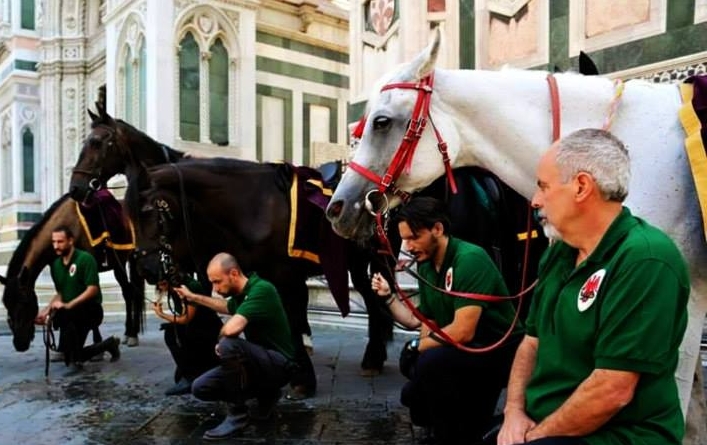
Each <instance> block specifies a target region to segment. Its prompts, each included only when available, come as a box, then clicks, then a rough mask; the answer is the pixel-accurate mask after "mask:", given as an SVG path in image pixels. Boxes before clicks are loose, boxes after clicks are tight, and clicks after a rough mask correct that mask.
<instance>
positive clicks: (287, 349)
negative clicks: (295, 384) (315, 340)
mask: <svg viewBox="0 0 707 445" xmlns="http://www.w3.org/2000/svg"><path fill="white" fill-rule="evenodd" d="M206 273H207V275H208V277H209V281H210V282H211V284H212V285H213V290H214V292H216V293H218V294H219V295H221V296H223V297H227V298H228V299H222V298H212V297H208V296H206V295H197V294H195V293H194V292H192V291H191V290H189V289H188V288H187V287H186V286H181V287H178V288H176V289H175V290H176V291H177V293H178V294H179V295H181V296H182V297H184V298H185V299H186V300H187V301H190V302H194V303H196V304H200V305H203V306H206V307H209V308H211V309H213V310H215V311H216V312H220V313H222V314H230V315H231V318H230V319H228V321H227V322H226V323H224V325H223V327H222V328H221V333H220V338H219V342H218V344H217V345H216V354H217V355H218V356H219V357H220V359H221V364H220V365H219V366H217V367H215V368H213V369H211V370H210V371H207V372H205V373H204V374H202V375H201V376H200V377H198V378H197V379H196V380H194V382H193V383H192V394H193V395H194V396H195V397H196V398H198V399H201V400H209V401H216V400H221V401H224V402H226V403H227V409H228V412H227V415H226V418H225V419H224V420H223V422H221V424H219V425H218V426H216V427H215V428H213V429H210V430H208V431H206V433H205V434H204V439H206V440H221V439H225V438H228V437H231V436H232V435H233V434H235V433H237V432H238V431H241V430H242V429H243V428H245V427H246V425H247V424H248V419H249V416H255V417H258V418H266V417H269V416H270V414H271V412H272V409H273V408H274V407H275V404H276V403H277V401H278V400H279V398H280V395H281V389H280V388H282V386H284V385H286V384H287V383H288V382H289V380H290V377H291V374H292V371H293V370H294V366H295V365H294V362H293V360H292V359H293V357H294V346H293V345H292V337H291V334H290V325H289V323H288V321H287V314H286V313H285V309H284V308H283V306H282V301H281V300H280V296H279V295H278V293H277V290H276V289H275V286H273V285H272V283H270V282H269V281H266V280H264V279H262V278H260V277H259V276H258V275H256V274H254V273H253V274H250V275H245V274H244V273H243V272H242V271H241V268H240V266H239V265H238V262H237V261H236V259H235V258H234V257H233V255H231V254H228V253H219V254H217V255H216V256H215V257H214V258H213V259H212V260H211V262H210V263H209V266H208V268H207V269H206ZM241 334H244V336H245V338H241ZM253 398H255V399H257V400H258V407H257V410H256V412H252V413H250V414H249V413H248V410H247V408H246V404H245V402H246V400H248V399H253Z"/></svg>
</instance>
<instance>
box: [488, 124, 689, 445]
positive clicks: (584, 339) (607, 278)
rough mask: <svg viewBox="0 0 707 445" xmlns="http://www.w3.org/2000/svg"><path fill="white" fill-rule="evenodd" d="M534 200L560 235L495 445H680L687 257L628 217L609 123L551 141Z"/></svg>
mask: <svg viewBox="0 0 707 445" xmlns="http://www.w3.org/2000/svg"><path fill="white" fill-rule="evenodd" d="M537 177H538V181H537V183H538V190H537V191H536V192H535V196H534V197H533V201H532V203H533V206H534V207H535V208H536V209H538V211H539V215H540V218H541V222H542V223H543V225H544V226H545V228H546V233H548V234H551V235H552V236H553V237H554V238H555V239H556V241H555V242H554V243H553V244H552V245H551V247H550V248H549V249H548V250H547V252H546V253H545V255H544V256H543V258H542V259H541V263H540V268H539V283H538V286H537V288H536V291H535V294H534V296H533V300H532V303H531V307H530V312H529V314H528V319H527V322H526V325H527V335H526V337H525V338H524V339H523V342H522V343H521V345H520V346H519V348H518V352H517V354H516V357H515V360H514V362H513V369H512V371H511V377H510V380H509V383H508V398H507V402H506V407H505V410H504V414H505V422H504V424H503V427H502V429H501V432H500V434H499V438H498V444H499V445H511V444H518V443H528V444H536V445H540V444H543V445H550V444H552V445H580V444H581V445H638V444H641V445H678V444H680V443H682V438H683V433H684V420H683V416H682V412H681V410H680V403H679V400H678V392H677V385H676V382H675V377H674V373H675V369H676V366H677V361H678V346H679V345H680V342H681V340H682V337H683V334H684V333H685V328H686V325H687V301H688V296H689V293H690V282H689V276H688V272H687V267H686V265H685V261H684V259H683V258H682V256H681V254H680V252H679V251H678V249H677V248H676V247H675V244H674V243H673V242H672V241H671V240H670V239H669V238H668V237H667V236H666V235H665V234H664V233H662V232H661V231H660V230H658V229H656V228H655V227H653V226H651V225H649V224H648V223H646V222H645V221H643V220H642V219H640V218H637V217H635V216H633V215H631V212H630V211H629V210H628V208H626V207H624V206H623V204H622V203H623V201H624V199H625V198H626V195H627V193H628V184H629V179H630V169H629V157H628V152H627V150H626V148H625V147H624V145H623V143H622V142H621V141H619V140H618V139H617V138H616V137H614V136H613V135H612V134H610V133H608V132H606V131H603V130H594V129H586V130H579V131H576V132H574V133H572V134H570V135H568V136H567V137H565V138H563V139H562V140H560V141H559V142H558V143H555V144H554V145H553V146H552V147H551V148H550V150H549V151H548V152H547V153H546V154H545V155H544V156H543V157H542V158H541V160H540V164H539V166H538V169H537Z"/></svg>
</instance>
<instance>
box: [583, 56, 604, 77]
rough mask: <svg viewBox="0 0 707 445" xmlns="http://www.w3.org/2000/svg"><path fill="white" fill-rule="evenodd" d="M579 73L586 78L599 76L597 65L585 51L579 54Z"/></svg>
mask: <svg viewBox="0 0 707 445" xmlns="http://www.w3.org/2000/svg"><path fill="white" fill-rule="evenodd" d="M579 73H580V74H584V75H585V76H596V75H598V74H599V69H598V68H597V66H596V64H595V63H594V61H593V60H592V58H591V57H589V55H588V54H587V53H585V52H584V51H580V52H579Z"/></svg>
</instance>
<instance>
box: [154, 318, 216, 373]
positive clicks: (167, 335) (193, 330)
mask: <svg viewBox="0 0 707 445" xmlns="http://www.w3.org/2000/svg"><path fill="white" fill-rule="evenodd" d="M162 329H163V330H164V342H165V344H167V347H168V348H169V352H170V353H171V354H172V358H173V359H174V363H176V365H177V373H176V374H179V375H181V376H182V377H184V378H185V379H187V380H189V381H190V382H192V381H194V379H196V378H197V377H199V376H200V375H201V374H203V373H205V372H206V371H208V370H209V369H211V368H214V367H216V366H218V364H219V358H218V356H217V355H216V352H215V351H214V347H215V346H216V343H217V342H218V334H219V331H220V329H221V324H217V323H214V326H190V325H189V324H186V325H182V324H174V323H163V324H162Z"/></svg>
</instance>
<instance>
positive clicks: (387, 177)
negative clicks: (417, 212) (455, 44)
mask: <svg viewBox="0 0 707 445" xmlns="http://www.w3.org/2000/svg"><path fill="white" fill-rule="evenodd" d="M433 84H434V71H433V72H432V74H430V75H429V76H427V77H424V78H422V79H420V80H419V81H418V82H397V83H390V84H388V85H385V86H384V87H383V88H381V92H383V91H387V90H393V89H406V90H417V101H416V102H415V107H414V108H413V110H412V116H411V117H410V123H409V124H408V128H407V131H405V135H404V136H403V140H402V142H400V145H399V146H398V149H397V150H396V152H395V155H394V156H393V159H392V160H391V161H390V165H389V166H388V169H387V170H386V172H385V174H384V175H383V176H379V175H378V174H376V173H374V172H372V171H371V170H369V169H368V168H366V167H364V166H362V165H361V164H358V163H356V162H349V164H348V166H349V167H350V168H351V169H352V170H354V171H355V172H356V173H358V174H360V175H361V176H363V177H364V178H366V179H368V180H369V181H371V182H373V183H374V184H376V186H377V187H378V191H379V192H381V193H386V192H390V193H392V194H394V195H396V196H398V197H400V199H402V200H403V201H408V200H409V199H410V194H409V193H408V192H405V191H403V190H401V189H399V188H398V187H397V186H396V185H395V183H396V182H397V180H398V178H400V175H401V174H402V173H403V171H405V172H406V173H409V171H410V166H411V164H412V158H413V155H414V154H415V149H416V148H417V144H418V143H419V142H420V138H421V137H422V133H423V132H424V131H425V127H426V126H427V121H428V120H429V121H430V124H432V129H433V130H434V132H435V137H436V138H437V148H438V149H439V152H440V153H441V154H442V162H443V163H444V169H445V171H446V173H447V178H448V180H449V186H450V188H451V190H452V193H457V184H456V182H455V180H454V176H453V175H452V166H451V162H450V159H449V153H448V151H447V143H446V142H444V140H443V139H442V134H441V133H440V132H439V130H437V127H436V126H435V124H434V121H433V120H432V115H430V102H431V99H432V86H433ZM365 125H366V116H363V117H362V118H361V120H360V121H359V123H358V125H357V126H356V129H355V130H354V132H353V137H354V138H359V139H360V138H361V136H362V135H363V128H364V127H365Z"/></svg>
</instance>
